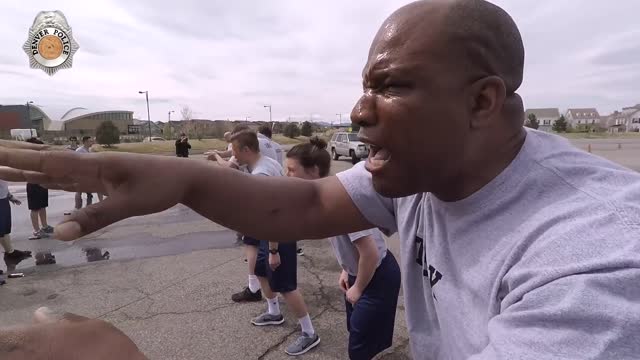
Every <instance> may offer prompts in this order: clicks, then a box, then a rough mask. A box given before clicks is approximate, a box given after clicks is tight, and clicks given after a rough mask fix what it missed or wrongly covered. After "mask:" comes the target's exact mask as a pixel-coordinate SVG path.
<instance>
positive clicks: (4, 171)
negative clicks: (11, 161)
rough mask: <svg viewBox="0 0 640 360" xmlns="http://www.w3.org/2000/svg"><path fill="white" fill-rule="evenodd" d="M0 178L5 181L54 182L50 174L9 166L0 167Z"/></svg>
mask: <svg viewBox="0 0 640 360" xmlns="http://www.w3.org/2000/svg"><path fill="white" fill-rule="evenodd" d="M0 179H3V180H6V181H16V182H29V183H32V184H42V183H53V182H56V181H55V180H53V179H52V178H51V176H49V175H46V174H43V173H41V172H37V171H27V170H18V169H12V168H9V167H5V166H2V167H0Z"/></svg>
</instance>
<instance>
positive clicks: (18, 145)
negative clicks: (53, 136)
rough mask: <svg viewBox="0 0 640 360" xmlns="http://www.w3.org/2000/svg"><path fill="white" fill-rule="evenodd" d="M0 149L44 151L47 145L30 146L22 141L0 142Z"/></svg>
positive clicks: (30, 144)
mask: <svg viewBox="0 0 640 360" xmlns="http://www.w3.org/2000/svg"><path fill="white" fill-rule="evenodd" d="M0 147H4V148H8V149H24V150H36V151H40V150H46V149H49V145H39V144H32V143H28V142H24V141H11V140H0Z"/></svg>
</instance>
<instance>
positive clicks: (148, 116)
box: [138, 90, 151, 142]
mask: <svg viewBox="0 0 640 360" xmlns="http://www.w3.org/2000/svg"><path fill="white" fill-rule="evenodd" d="M138 94H144V95H145V97H146V98H147V120H148V122H149V142H151V112H150V111H149V90H146V91H138Z"/></svg>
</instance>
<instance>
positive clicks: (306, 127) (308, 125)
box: [300, 121, 313, 136]
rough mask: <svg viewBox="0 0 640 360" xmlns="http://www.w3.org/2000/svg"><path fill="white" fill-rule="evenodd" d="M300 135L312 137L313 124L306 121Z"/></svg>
mask: <svg viewBox="0 0 640 360" xmlns="http://www.w3.org/2000/svg"><path fill="white" fill-rule="evenodd" d="M300 135H302V136H311V135H313V128H312V127H311V123H310V122H308V121H305V122H303V123H302V127H301V128H300Z"/></svg>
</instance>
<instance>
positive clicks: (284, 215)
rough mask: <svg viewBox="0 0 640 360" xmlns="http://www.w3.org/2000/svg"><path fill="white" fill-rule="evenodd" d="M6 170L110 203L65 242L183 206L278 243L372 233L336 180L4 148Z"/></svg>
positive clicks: (83, 215) (11, 176)
mask: <svg viewBox="0 0 640 360" xmlns="http://www.w3.org/2000/svg"><path fill="white" fill-rule="evenodd" d="M0 166H7V167H8V168H2V169H0V178H3V179H6V180H9V181H27V182H30V183H38V184H43V185H45V186H47V187H49V188H52V189H62V190H67V191H82V192H100V193H106V194H108V195H109V196H108V197H107V198H106V199H105V201H103V202H99V203H97V204H93V205H91V206H90V207H87V208H84V209H82V210H80V211H77V212H75V213H74V214H73V215H71V216H70V217H69V218H67V219H66V220H65V222H63V223H62V224H60V225H58V226H57V227H56V237H57V238H59V239H61V240H74V239H77V238H79V237H81V236H84V235H86V234H88V233H92V232H94V231H96V230H99V229H102V228H104V227H105V226H108V225H110V224H113V223H115V222H117V221H120V220H123V219H126V218H129V217H132V216H140V215H146V214H152V213H156V212H160V211H163V210H166V209H168V208H170V207H172V206H174V205H176V204H178V203H183V204H185V205H186V206H188V207H190V208H192V209H193V210H195V211H197V212H198V213H200V214H201V215H203V216H205V217H206V218H208V219H210V220H212V221H215V222H216V223H219V224H221V225H224V226H227V227H229V228H231V229H233V230H237V231H240V232H242V233H244V234H247V235H251V236H255V237H257V238H261V239H264V240H271V241H287V240H300V239H305V238H322V237H325V236H328V235H334V234H343V233H349V232H353V231H357V230H362V229H366V228H370V227H371V225H370V224H369V223H368V222H367V221H366V220H365V219H364V217H363V216H362V215H361V213H360V212H359V211H358V209H357V208H356V206H355V205H354V204H353V202H352V201H351V198H350V197H349V195H348V194H347V192H346V191H345V189H344V188H343V187H342V185H341V183H340V181H339V180H338V179H337V178H335V177H330V178H326V179H322V180H318V181H305V180H299V179H291V178H271V177H258V176H249V175H246V174H243V173H240V172H239V171H235V170H231V169H225V168H222V167H218V166H213V165H212V164H208V163H205V162H200V161H183V159H177V158H173V157H163V156H154V155H137V154H116V153H99V154H83V155H78V154H76V153H73V152H63V151H35V150H16V149H7V148H2V147H0Z"/></svg>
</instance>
